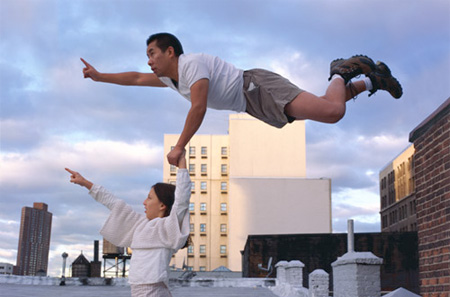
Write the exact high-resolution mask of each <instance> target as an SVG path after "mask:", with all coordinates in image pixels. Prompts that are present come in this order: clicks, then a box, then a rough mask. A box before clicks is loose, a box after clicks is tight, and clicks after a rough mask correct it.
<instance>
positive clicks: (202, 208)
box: [200, 202, 206, 211]
mask: <svg viewBox="0 0 450 297" xmlns="http://www.w3.org/2000/svg"><path fill="white" fill-rule="evenodd" d="M200 211H206V203H205V202H202V203H200Z"/></svg>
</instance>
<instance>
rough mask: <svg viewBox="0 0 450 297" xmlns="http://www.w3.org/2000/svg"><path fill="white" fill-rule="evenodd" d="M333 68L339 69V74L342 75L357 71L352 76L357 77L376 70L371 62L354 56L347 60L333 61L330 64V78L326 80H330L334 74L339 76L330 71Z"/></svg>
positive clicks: (359, 56) (363, 56)
mask: <svg viewBox="0 0 450 297" xmlns="http://www.w3.org/2000/svg"><path fill="white" fill-rule="evenodd" d="M335 67H340V68H341V70H342V71H341V73H340V74H344V75H345V74H350V73H352V72H355V71H356V70H358V71H356V73H354V74H353V76H358V75H361V74H364V75H367V74H369V73H371V72H373V71H375V69H376V65H375V63H374V62H373V60H372V59H371V58H369V57H368V56H365V55H354V56H352V57H350V58H348V59H342V58H341V59H335V60H333V61H332V62H331V64H330V77H329V78H328V80H331V77H332V76H333V75H334V74H339V73H337V72H334V71H333V70H332V69H333V68H335Z"/></svg>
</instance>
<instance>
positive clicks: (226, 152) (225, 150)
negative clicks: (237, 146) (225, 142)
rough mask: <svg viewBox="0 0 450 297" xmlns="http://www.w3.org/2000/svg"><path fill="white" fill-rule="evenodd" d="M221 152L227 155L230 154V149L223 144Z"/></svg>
mask: <svg viewBox="0 0 450 297" xmlns="http://www.w3.org/2000/svg"><path fill="white" fill-rule="evenodd" d="M221 153H222V156H226V155H227V154H228V149H227V147H226V146H222V149H221Z"/></svg>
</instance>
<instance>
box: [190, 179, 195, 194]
mask: <svg viewBox="0 0 450 297" xmlns="http://www.w3.org/2000/svg"><path fill="white" fill-rule="evenodd" d="M191 191H192V192H194V191H195V181H193V182H191Z"/></svg>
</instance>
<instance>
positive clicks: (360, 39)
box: [0, 0, 450, 275]
mask: <svg viewBox="0 0 450 297" xmlns="http://www.w3.org/2000/svg"><path fill="white" fill-rule="evenodd" d="M449 15H450V2H449V1H447V0H442V1H438V0H431V1H414V0H413V1H410V0H399V1H388V0H381V1H371V0H369V1H353V0H344V1H331V0H329V1H325V0H319V1H303V0H296V1H294V0H280V1H268V0H258V1H256V0H255V1H251V0H239V1H237V0H236V1H233V0H230V1H206V0H204V1H200V0H198V1H189V0H187V1H178V0H176V1H151V0H148V1H133V0H130V1H106V0H105V1H98V0H89V1H84V0H80V1H61V0H59V1H56V0H55V1H50V0H41V1H39V0H36V1H31V0H20V1H18V0H2V1H0V34H1V41H0V87H1V88H0V125H1V126H0V129H1V130H0V131H1V134H0V140H1V144H0V145H1V147H0V195H1V199H0V235H1V237H2V243H1V244H0V262H9V263H12V264H15V261H16V249H17V243H18V231H19V224H20V211H21V208H22V206H32V204H33V202H35V201H40V202H45V203H47V204H48V205H49V210H50V211H51V212H52V213H53V230H52V241H51V252H50V270H49V273H50V275H58V274H59V269H60V266H61V260H60V259H61V256H60V255H61V253H62V252H67V253H69V259H68V261H69V262H71V261H73V260H74V259H75V258H76V257H77V256H78V255H79V253H80V251H81V250H83V251H84V254H85V255H87V257H88V258H89V259H92V242H93V240H95V239H100V236H99V234H98V230H99V228H100V227H101V225H102V223H103V221H104V220H105V218H106V216H107V211H106V210H105V209H104V208H103V207H102V206H101V205H98V204H96V203H95V202H93V201H92V200H91V198H90V197H89V196H87V194H86V192H85V191H83V189H81V188H78V187H75V186H73V185H71V184H69V183H68V175H67V174H66V173H65V172H64V170H63V168H64V167H66V166H67V167H70V168H73V169H75V170H79V171H80V172H81V173H83V174H84V175H85V176H86V177H88V178H90V179H91V180H93V181H95V182H97V183H100V184H103V185H105V186H106V187H108V188H109V189H111V190H112V191H114V192H115V193H117V194H118V195H119V196H121V197H123V198H126V199H127V201H129V202H130V203H131V204H133V205H134V206H135V207H136V208H137V209H141V206H140V205H141V202H142V200H143V198H145V196H146V195H147V192H148V190H149V186H150V185H151V184H153V183H155V182H157V181H160V180H161V178H162V164H163V162H164V161H165V158H164V156H163V149H162V146H163V135H164V134H165V133H167V134H169V133H180V132H181V129H182V127H183V124H184V119H185V116H186V113H187V111H188V109H189V104H188V102H187V101H186V100H185V99H183V98H182V97H181V96H179V95H177V94H176V93H174V92H173V91H171V90H169V89H151V88H144V87H122V86H114V85H108V84H102V83H95V82H92V81H90V80H85V79H83V76H82V72H81V71H82V67H83V65H82V64H81V62H80V60H79V58H80V57H83V58H84V59H86V60H87V61H88V62H90V63H92V64H93V65H94V66H95V67H96V68H97V69H98V70H99V71H104V72H118V71H129V70H137V71H145V72H148V71H150V69H149V67H148V66H147V64H146V63H147V59H146V54H145V49H146V47H145V41H146V39H147V37H148V36H149V35H150V34H152V33H156V32H172V33H174V34H175V35H177V36H178V37H179V39H180V40H181V42H182V43H183V46H184V49H185V52H205V53H209V54H213V55H217V56H219V57H221V58H223V59H225V60H226V61H228V62H231V63H233V64H235V65H236V66H237V67H239V68H242V69H249V68H257V67H258V68H266V69H269V70H272V71H275V72H278V73H280V74H282V75H284V76H286V77H288V78H289V79H290V80H291V81H293V82H294V83H296V84H298V85H299V86H300V87H301V88H304V89H306V90H308V91H310V92H313V93H317V94H322V93H324V91H325V89H326V87H327V85H328V82H327V78H328V72H329V63H330V61H332V60H333V59H335V58H341V57H343V58H345V57H349V56H351V55H354V54H366V55H368V56H370V57H372V58H373V59H374V60H381V61H384V62H386V63H387V64H388V65H389V66H390V68H391V70H392V72H393V74H394V75H395V76H396V77H397V78H398V79H399V81H400V82H401V83H402V86H403V89H404V95H403V97H402V98H401V99H400V100H394V99H392V98H391V97H390V95H389V94H387V93H386V92H383V91H379V92H377V93H376V95H374V96H372V97H370V98H368V97H367V93H366V94H361V95H360V96H359V97H358V98H357V99H356V100H354V101H350V102H349V103H348V104H347V114H346V116H345V118H344V119H343V120H342V121H340V122H339V123H338V124H335V125H328V124H321V123H315V122H311V121H307V123H306V142H307V152H306V154H307V157H306V158H307V176H308V177H311V178H316V177H329V178H331V179H332V185H333V196H332V199H333V230H334V232H344V231H345V229H346V220H347V219H348V218H354V219H355V220H356V222H355V230H356V231H357V232H372V231H373V232H376V231H379V230H380V223H379V214H378V211H379V197H378V174H379V171H380V170H381V169H382V168H383V167H384V166H385V165H386V164H387V163H388V162H389V161H391V160H392V159H393V158H394V157H395V156H397V155H398V154H399V153H400V152H401V151H402V150H403V149H405V148H406V147H407V146H408V145H409V142H408V135H409V133H410V131H411V130H413V129H414V128H415V127H416V126H417V125H418V124H419V123H420V122H421V121H422V120H424V119H425V118H426V117H427V116H428V115H429V114H431V113H432V112H433V111H434V110H435V109H436V108H437V107H438V106H439V105H440V104H442V103H443V102H444V101H445V100H446V99H447V98H448V97H449V95H450V76H449V71H450V18H449V17H448V16H449ZM228 114H229V113H228V112H223V111H222V112H218V111H212V110H210V111H208V113H207V116H206V118H205V122H204V124H203V126H202V128H201V129H200V131H199V133H202V134H226V133H227V128H228ZM299 207H300V206H299Z"/></svg>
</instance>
